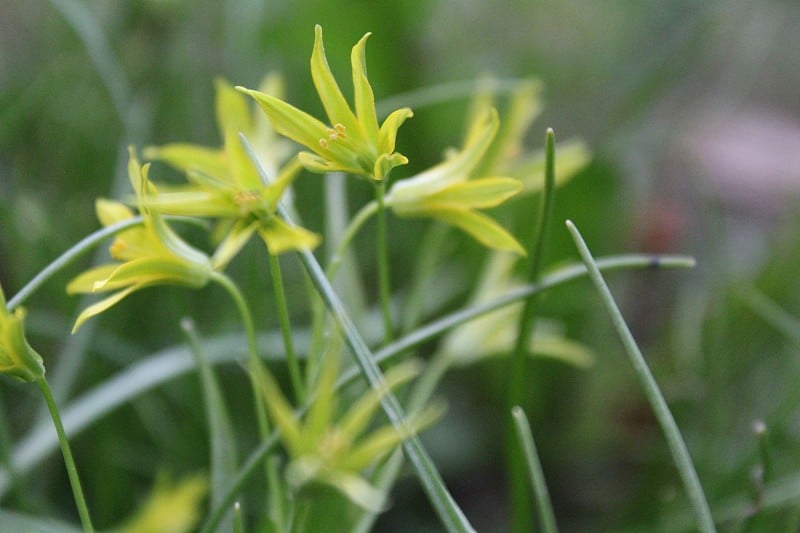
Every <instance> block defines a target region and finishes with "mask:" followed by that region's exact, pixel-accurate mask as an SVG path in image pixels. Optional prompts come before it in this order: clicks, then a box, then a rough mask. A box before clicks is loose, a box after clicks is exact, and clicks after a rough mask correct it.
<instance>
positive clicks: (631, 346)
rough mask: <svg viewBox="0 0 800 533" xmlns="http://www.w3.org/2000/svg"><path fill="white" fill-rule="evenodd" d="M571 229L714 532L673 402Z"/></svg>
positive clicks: (700, 518) (704, 523)
mask: <svg viewBox="0 0 800 533" xmlns="http://www.w3.org/2000/svg"><path fill="white" fill-rule="evenodd" d="M567 229H568V230H569V232H570V235H571V236H572V240H574V241H575V246H576V247H577V248H578V253H580V256H581V259H582V260H583V263H584V264H585V265H586V269H587V271H588V273H589V278H590V279H591V280H592V283H593V284H594V286H595V288H596V289H597V292H599V293H600V298H601V299H602V301H603V304H604V305H605V307H606V311H608V314H609V316H610V317H611V321H612V322H613V324H614V328H615V329H616V330H617V334H618V335H619V337H620V340H621V341H622V344H623V346H624V347H625V352H626V353H627V354H628V357H629V358H630V361H631V365H632V366H633V369H634V370H635V371H636V375H637V377H638V378H639V381H640V382H641V384H642V388H643V389H644V393H645V395H646V396H647V400H648V401H649V402H650V406H651V407H652V409H653V413H654V414H655V416H656V419H657V420H658V423H659V425H661V430H662V431H663V432H664V436H665V438H666V440H667V444H668V445H669V448H670V451H671V452H672V458H673V460H674V461H675V465H676V466H677V468H678V473H679V474H680V476H681V481H683V485H684V488H685V489H686V493H687V495H688V496H689V501H690V502H691V503H692V507H693V508H694V513H695V519H696V522H697V527H698V529H699V530H700V531H702V532H704V533H710V532H714V531H716V529H715V527H714V519H713V518H712V516H711V510H710V509H709V506H708V502H707V501H706V497H705V494H703V487H702V486H701V485H700V480H699V479H698V477H697V472H696V471H695V469H694V465H693V464H692V458H691V456H690V455H689V450H688V449H687V448H686V443H685V442H684V441H683V437H681V432H680V429H679V428H678V425H677V424H676V423H675V419H674V418H673V417H672V413H671V412H670V410H669V406H668V405H667V402H666V400H665V399H664V396H663V395H662V394H661V391H660V390H659V388H658V383H656V380H655V378H654V377H653V374H652V373H651V372H650V369H649V368H648V366H647V362H646V361H645V359H644V356H643V355H642V352H641V350H640V349H639V346H637V344H636V341H635V340H634V338H633V335H632V334H631V331H630V329H629V328H628V325H627V324H626V323H625V319H624V318H623V317H622V313H621V312H620V310H619V308H618V307H617V305H616V303H615V302H614V297H613V295H612V294H611V291H610V290H609V288H608V285H607V284H606V282H605V280H604V279H603V275H602V274H601V273H600V270H599V269H598V268H597V263H595V261H594V258H593V257H592V254H591V252H590V251H589V248H588V247H587V246H586V243H585V242H584V240H583V237H581V234H580V232H579V231H578V228H576V227H575V225H574V224H573V223H572V221H570V220H568V221H567Z"/></svg>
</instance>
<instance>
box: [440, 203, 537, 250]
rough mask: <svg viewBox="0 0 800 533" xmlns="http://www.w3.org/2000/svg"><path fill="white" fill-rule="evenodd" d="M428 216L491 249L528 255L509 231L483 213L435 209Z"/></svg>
mask: <svg viewBox="0 0 800 533" xmlns="http://www.w3.org/2000/svg"><path fill="white" fill-rule="evenodd" d="M427 216H431V217H434V218H437V219H439V220H442V221H444V222H447V223H448V224H451V225H453V226H456V227H459V228H461V229H462V230H464V231H465V232H467V233H469V234H470V235H471V236H472V237H474V238H475V239H476V240H477V241H478V242H480V243H481V244H483V245H484V246H488V247H489V248H494V249H496V250H507V251H509V252H515V253H517V254H519V255H526V253H525V249H524V248H523V247H522V245H521V244H520V243H519V242H517V240H516V239H515V238H514V237H513V236H512V235H511V234H510V233H509V232H508V231H506V230H505V229H503V228H502V227H501V226H500V225H499V224H498V223H497V222H495V221H494V220H492V219H491V218H489V217H487V216H486V215H484V214H482V213H478V212H475V211H470V210H465V209H435V210H432V211H429V212H428V213H427Z"/></svg>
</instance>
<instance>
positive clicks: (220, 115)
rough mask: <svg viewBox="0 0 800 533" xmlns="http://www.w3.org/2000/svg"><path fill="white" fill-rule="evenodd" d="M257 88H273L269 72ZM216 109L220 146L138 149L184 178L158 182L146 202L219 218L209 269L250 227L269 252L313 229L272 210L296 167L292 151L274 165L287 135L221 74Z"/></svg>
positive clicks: (304, 240)
mask: <svg viewBox="0 0 800 533" xmlns="http://www.w3.org/2000/svg"><path fill="white" fill-rule="evenodd" d="M262 88H263V89H264V90H269V91H273V92H276V93H280V92H281V90H280V88H279V84H278V80H277V78H274V77H272V78H267V80H266V82H265V83H264V84H262ZM216 112H217V122H218V123H219V128H220V130H221V132H222V135H223V139H224V141H223V147H222V148H208V147H205V146H198V145H194V144H183V143H176V144H167V145H165V146H161V147H149V148H147V149H145V150H144V156H145V157H147V158H149V159H157V160H161V161H164V162H166V163H168V164H169V165H171V166H173V167H175V168H177V169H178V170H181V171H183V172H185V173H186V176H187V179H188V181H189V183H188V184H187V185H178V186H174V185H173V186H167V185H159V186H158V192H157V194H151V195H148V196H147V198H146V201H147V207H148V208H150V209H153V210H157V211H159V212H161V213H165V214H172V215H186V216H198V217H213V218H220V219H222V228H221V229H222V231H221V232H220V233H221V234H224V237H223V239H222V242H221V244H220V245H219V247H218V248H217V251H216V252H215V254H214V257H213V258H212V262H213V265H214V267H215V268H217V269H221V268H223V267H224V266H225V265H227V264H228V262H230V260H231V259H233V257H234V256H235V255H236V253H238V251H239V250H240V249H241V248H242V246H244V245H245V244H246V243H247V241H248V240H249V239H250V237H251V236H252V235H253V233H255V232H258V234H259V235H260V236H261V238H262V239H263V240H264V242H265V244H266V245H267V248H268V249H269V251H270V253H272V254H275V255H278V254H281V253H283V252H285V251H287V250H305V249H311V248H314V247H315V246H316V245H317V243H318V242H319V236H317V235H316V234H314V233H312V232H310V231H307V230H305V229H303V228H300V227H296V226H295V227H292V226H289V225H287V224H286V223H284V222H283V221H282V220H281V219H280V218H278V217H277V216H275V211H276V208H277V204H278V201H279V200H280V199H281V197H282V196H283V195H284V194H285V193H286V192H287V190H288V188H289V186H290V185H291V183H292V181H293V180H294V178H295V176H296V175H297V172H298V171H299V170H300V169H301V167H300V165H299V163H298V162H297V160H296V159H293V160H291V161H290V162H289V163H288V164H285V165H284V166H283V167H282V168H280V167H279V165H280V164H281V162H282V161H283V160H284V159H285V158H286V157H287V156H288V155H289V152H288V148H289V147H288V146H287V144H288V143H287V142H286V141H283V142H281V139H278V138H276V135H275V132H274V131H273V130H272V129H271V128H270V127H269V125H268V123H266V121H265V120H264V121H259V120H257V119H254V118H253V117H252V116H251V114H250V109H249V106H248V101H247V98H246V97H245V96H244V95H242V94H240V93H239V92H237V91H236V90H234V88H233V87H232V86H231V85H230V84H229V83H228V82H226V81H224V80H222V79H218V80H217V82H216ZM239 133H243V134H244V135H245V136H246V137H247V138H248V141H249V142H250V144H251V146H253V147H254V149H255V151H256V155H257V157H258V159H259V163H260V164H261V165H262V167H263V168H264V169H265V171H266V172H267V173H268V174H269V175H270V176H271V177H273V178H274V179H273V181H271V182H270V183H268V184H264V183H262V181H261V178H260V176H259V174H258V171H257V169H256V167H255V165H254V164H253V162H252V161H251V160H250V157H249V156H248V154H247V152H246V151H245V149H244V147H243V146H242V142H241V139H240V138H239Z"/></svg>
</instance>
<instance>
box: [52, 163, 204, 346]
mask: <svg viewBox="0 0 800 533" xmlns="http://www.w3.org/2000/svg"><path fill="white" fill-rule="evenodd" d="M149 166H150V165H149V164H148V165H145V166H144V167H142V166H141V165H140V164H139V161H138V160H137V159H136V156H135V154H134V152H133V149H132V148H131V149H130V161H129V163H128V176H129V178H130V181H131V185H132V186H133V188H134V190H135V191H136V196H137V199H138V203H139V211H140V213H141V215H142V217H143V219H144V220H143V223H142V225H141V226H135V227H133V228H130V229H127V230H124V231H122V232H120V233H119V234H118V235H117V236H116V238H115V239H114V241H113V242H112V244H111V247H110V248H109V251H110V253H111V257H112V258H113V259H114V260H115V261H114V262H112V263H109V264H106V265H101V266H98V267H95V268H92V269H90V270H87V271H86V272H84V273H82V274H80V275H78V276H77V277H76V278H75V279H73V280H72V281H71V282H70V283H69V284H68V285H67V292H68V293H70V294H75V293H95V292H108V291H116V292H114V293H113V294H112V295H111V296H108V297H106V298H104V299H102V300H100V301H99V302H97V303H94V304H92V305H90V306H89V307H87V308H86V309H84V310H83V311H82V312H81V313H80V315H78V318H77V319H76V321H75V326H74V327H73V329H72V331H73V333H74V332H75V331H76V330H77V329H78V328H79V327H80V326H81V324H83V323H84V322H85V321H86V320H88V319H89V318H91V317H93V316H95V315H98V314H100V313H102V312H103V311H105V310H106V309H108V308H110V307H111V306H113V305H115V304H116V303H118V302H119V301H121V300H122V299H123V298H125V297H126V296H128V295H129V294H131V293H133V292H135V291H138V290H139V289H143V288H145V287H149V286H151V285H161V284H174V285H183V286H188V287H193V288H199V287H202V286H204V285H205V284H206V283H207V282H208V281H209V279H210V277H211V275H212V273H213V269H212V266H211V261H210V260H209V258H208V256H207V255H206V254H205V253H203V252H201V251H200V250H198V249H196V248H194V247H192V246H191V245H189V244H188V243H186V242H185V241H183V240H182V239H181V238H180V237H179V236H178V235H177V234H176V233H175V232H174V231H173V230H172V229H171V228H170V227H169V226H168V225H167V223H166V221H164V219H163V217H162V216H161V215H160V214H159V213H158V212H156V211H153V210H151V209H148V208H147V206H146V204H147V201H146V198H147V196H148V195H150V194H152V185H151V184H150V182H149V181H148V180H147V173H148V170H149ZM96 209H97V216H98V218H99V219H100V222H101V223H102V224H103V225H104V226H110V225H112V224H115V223H117V222H121V221H123V220H127V219H129V218H132V217H133V216H134V213H133V212H132V211H131V210H130V209H129V208H128V207H126V206H125V205H123V204H121V203H119V202H114V201H110V200H103V199H100V200H98V201H97V203H96Z"/></svg>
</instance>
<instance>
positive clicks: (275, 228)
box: [258, 217, 320, 255]
mask: <svg viewBox="0 0 800 533" xmlns="http://www.w3.org/2000/svg"><path fill="white" fill-rule="evenodd" d="M258 232H259V234H260V235H261V238H262V239H264V243H265V244H266V245H267V249H268V250H269V253H271V254H273V255H279V254H282V253H283V252H286V251H288V250H312V249H314V248H315V247H316V246H317V244H319V240H320V237H319V235H317V234H316V233H312V232H310V231H308V230H306V229H303V228H301V227H299V226H289V225H288V224H286V223H285V222H283V221H282V220H280V219H278V218H276V217H272V218H271V219H270V220H269V221H268V222H267V223H266V224H262V225H261V226H260V227H259V228H258Z"/></svg>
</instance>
